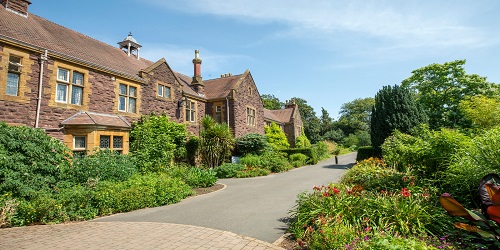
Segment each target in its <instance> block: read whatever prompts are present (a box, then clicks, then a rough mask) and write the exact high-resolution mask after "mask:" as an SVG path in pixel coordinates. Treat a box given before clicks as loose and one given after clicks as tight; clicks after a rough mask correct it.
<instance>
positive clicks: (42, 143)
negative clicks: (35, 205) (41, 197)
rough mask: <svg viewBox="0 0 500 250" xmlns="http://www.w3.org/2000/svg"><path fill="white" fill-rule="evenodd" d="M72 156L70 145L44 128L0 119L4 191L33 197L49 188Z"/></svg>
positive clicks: (0, 177) (0, 178) (0, 185)
mask: <svg viewBox="0 0 500 250" xmlns="http://www.w3.org/2000/svg"><path fill="white" fill-rule="evenodd" d="M69 158H70V156H69V150H68V148H67V147H66V146H65V145H64V144H62V143H61V142H60V141H59V140H57V139H55V138H52V137H50V136H48V135H47V134H46V133H45V132H44V131H43V130H41V129H33V128H28V127H26V126H17V127H16V126H9V125H7V124H6V123H5V122H0V194H5V193H10V194H12V196H13V197H30V196H34V195H36V194H37V193H38V192H40V191H42V190H49V189H50V188H52V187H53V186H55V185H56V184H57V183H58V182H59V181H60V180H61V179H62V177H61V169H63V168H67V166H68V165H69V162H68V160H67V159H69Z"/></svg>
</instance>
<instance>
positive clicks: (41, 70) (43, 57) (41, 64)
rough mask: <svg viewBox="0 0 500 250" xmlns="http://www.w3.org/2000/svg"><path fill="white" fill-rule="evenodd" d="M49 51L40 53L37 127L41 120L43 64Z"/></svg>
mask: <svg viewBox="0 0 500 250" xmlns="http://www.w3.org/2000/svg"><path fill="white" fill-rule="evenodd" d="M47 54H48V51H47V50H45V54H42V55H40V76H39V79H38V98H37V100H36V118H35V128H38V122H39V120H40V106H41V104H42V90H43V66H44V65H45V61H47V60H48V56H47Z"/></svg>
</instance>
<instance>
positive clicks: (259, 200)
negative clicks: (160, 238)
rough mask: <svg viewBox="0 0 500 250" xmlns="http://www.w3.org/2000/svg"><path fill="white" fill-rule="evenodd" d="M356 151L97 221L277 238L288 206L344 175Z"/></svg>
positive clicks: (224, 180)
mask: <svg viewBox="0 0 500 250" xmlns="http://www.w3.org/2000/svg"><path fill="white" fill-rule="evenodd" d="M355 157H356V154H355V153H354V154H348V155H343V156H339V164H338V165H336V164H335V158H331V159H328V160H325V161H322V162H319V163H318V164H316V165H313V166H306V167H302V168H298V169H294V170H292V171H289V172H286V173H280V174H273V175H269V176H264V177H257V178H247V179H221V180H219V183H223V184H226V185H227V187H226V188H225V189H223V190H221V191H218V192H215V193H211V194H207V195H203V196H199V197H192V198H188V199H186V200H183V201H182V202H180V203H177V204H173V205H168V206H164V207H157V208H148V209H142V210H138V211H133V212H129V213H124V214H117V215H112V216H108V217H104V218H100V219H96V220H94V221H95V222H110V221H121V222H168V223H177V224H187V225H196V226H201V227H208V228H214V229H219V230H224V231H230V232H233V233H236V234H239V235H245V236H250V237H253V238H256V239H259V240H262V241H266V242H270V243H272V242H274V241H276V240H277V239H278V238H280V237H281V236H282V235H283V234H284V230H286V228H287V224H286V222H285V221H286V219H287V217H288V216H289V214H288V211H289V210H290V209H291V208H292V207H293V206H294V205H295V200H296V197H297V195H298V194H299V193H301V192H303V191H311V190H312V187H313V186H314V185H318V186H319V185H322V184H328V183H330V182H337V181H339V180H340V178H341V176H342V175H343V173H344V172H345V171H346V168H347V166H348V164H351V163H353V162H355Z"/></svg>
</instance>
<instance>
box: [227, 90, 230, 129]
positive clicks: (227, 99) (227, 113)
mask: <svg viewBox="0 0 500 250" xmlns="http://www.w3.org/2000/svg"><path fill="white" fill-rule="evenodd" d="M226 120H227V127H230V126H229V99H228V97H227V96H226Z"/></svg>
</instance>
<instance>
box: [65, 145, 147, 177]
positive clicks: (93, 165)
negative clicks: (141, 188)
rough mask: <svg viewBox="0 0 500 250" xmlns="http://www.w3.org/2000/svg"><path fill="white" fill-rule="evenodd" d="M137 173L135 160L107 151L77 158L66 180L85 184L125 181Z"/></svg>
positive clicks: (68, 171) (67, 172)
mask: <svg viewBox="0 0 500 250" xmlns="http://www.w3.org/2000/svg"><path fill="white" fill-rule="evenodd" d="M136 172H137V168H136V166H135V161H134V158H132V157H130V156H129V155H121V154H118V153H117V152H114V151H111V150H109V149H106V150H99V151H96V152H94V153H93V154H91V155H88V156H85V157H81V158H75V159H74V160H73V164H72V166H71V167H70V168H68V169H67V170H66V171H65V175H66V180H69V181H71V182H75V183H80V184H84V183H87V182H89V181H104V180H109V181H124V180H127V179H128V178H130V177H131V176H132V175H134V174H135V173H136Z"/></svg>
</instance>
